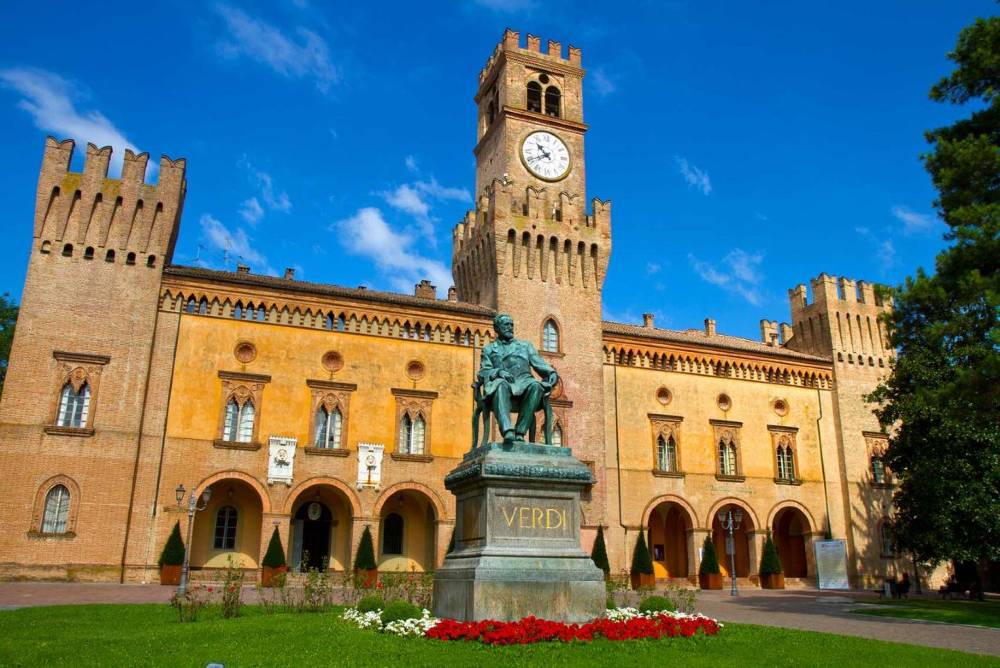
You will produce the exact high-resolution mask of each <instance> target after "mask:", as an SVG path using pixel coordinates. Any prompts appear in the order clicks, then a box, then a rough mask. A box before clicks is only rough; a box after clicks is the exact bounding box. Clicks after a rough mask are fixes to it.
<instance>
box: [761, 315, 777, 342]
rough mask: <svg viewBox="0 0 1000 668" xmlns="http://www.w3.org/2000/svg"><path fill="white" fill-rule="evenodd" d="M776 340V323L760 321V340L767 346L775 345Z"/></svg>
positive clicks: (775, 321) (773, 321)
mask: <svg viewBox="0 0 1000 668" xmlns="http://www.w3.org/2000/svg"><path fill="white" fill-rule="evenodd" d="M777 338H778V321H777V320H761V321H760V340H761V341H763V342H764V343H766V344H767V345H769V346H773V345H777Z"/></svg>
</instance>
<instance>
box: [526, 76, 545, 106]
mask: <svg viewBox="0 0 1000 668" xmlns="http://www.w3.org/2000/svg"><path fill="white" fill-rule="evenodd" d="M528 111H537V112H538V113H542V85H541V84H540V83H538V82H537V81H529V82H528Z"/></svg>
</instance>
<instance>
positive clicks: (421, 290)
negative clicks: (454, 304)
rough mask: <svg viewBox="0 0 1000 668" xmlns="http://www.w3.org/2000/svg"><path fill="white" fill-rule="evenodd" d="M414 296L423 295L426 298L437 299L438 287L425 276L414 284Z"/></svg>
mask: <svg viewBox="0 0 1000 668" xmlns="http://www.w3.org/2000/svg"><path fill="white" fill-rule="evenodd" d="M413 296H414V297H423V298H424V299H437V288H435V287H434V286H433V285H431V282H430V281H428V280H427V279H426V278H425V279H423V280H421V281H420V282H419V283H417V284H416V285H415V286H413Z"/></svg>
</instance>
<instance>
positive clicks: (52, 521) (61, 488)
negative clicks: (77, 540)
mask: <svg viewBox="0 0 1000 668" xmlns="http://www.w3.org/2000/svg"><path fill="white" fill-rule="evenodd" d="M68 517H69V490H68V489H66V486H65V485H54V486H53V487H52V489H50V490H49V491H48V493H47V494H46V495H45V511H44V514H43V515H42V527H41V531H42V533H50V534H58V533H66V520H67V518H68Z"/></svg>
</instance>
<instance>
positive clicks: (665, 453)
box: [656, 434, 677, 472]
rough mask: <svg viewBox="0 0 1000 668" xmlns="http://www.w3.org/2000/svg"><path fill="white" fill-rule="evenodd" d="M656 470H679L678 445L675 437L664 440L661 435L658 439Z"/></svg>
mask: <svg viewBox="0 0 1000 668" xmlns="http://www.w3.org/2000/svg"><path fill="white" fill-rule="evenodd" d="M656 468H657V470H659V471H671V472H674V471H676V470H677V443H675V442H674V437H673V436H667V437H666V438H664V437H663V435H662V434H661V435H660V436H659V438H657V439H656Z"/></svg>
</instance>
